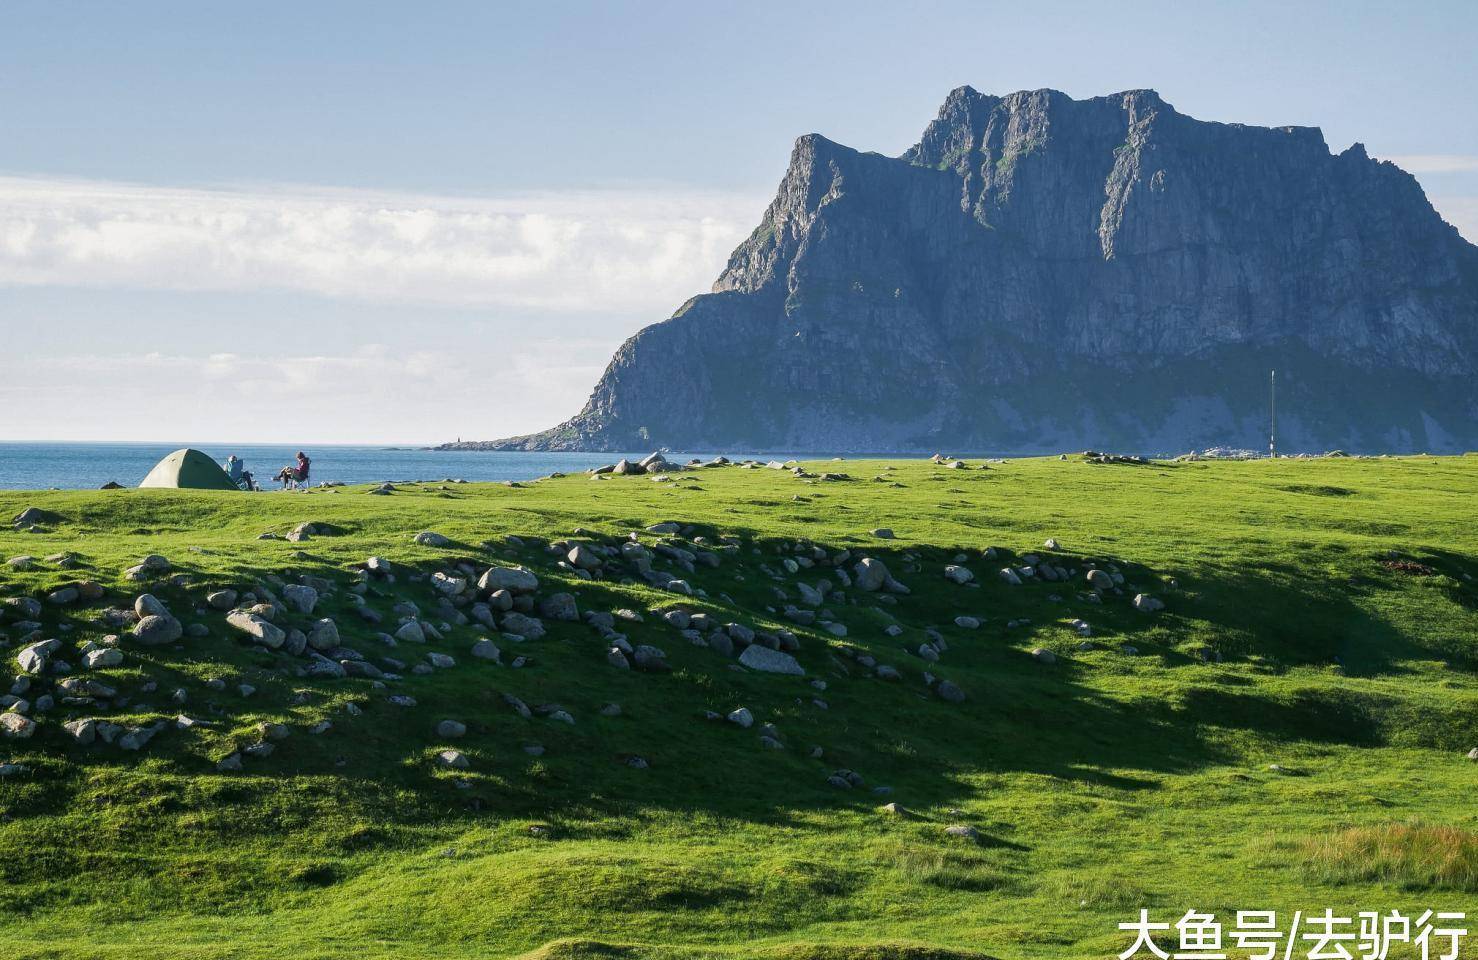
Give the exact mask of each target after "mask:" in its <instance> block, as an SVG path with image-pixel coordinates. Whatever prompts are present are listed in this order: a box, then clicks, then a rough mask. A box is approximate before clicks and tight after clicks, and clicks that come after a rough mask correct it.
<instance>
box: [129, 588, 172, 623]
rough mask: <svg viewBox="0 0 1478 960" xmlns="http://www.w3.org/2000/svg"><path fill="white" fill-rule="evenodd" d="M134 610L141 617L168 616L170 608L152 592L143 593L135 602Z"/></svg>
mask: <svg viewBox="0 0 1478 960" xmlns="http://www.w3.org/2000/svg"><path fill="white" fill-rule="evenodd" d="M133 612H134V613H135V614H137V615H138V617H139V619H143V618H144V617H167V616H169V608H168V607H166V606H165V605H164V604H163V603H161V602H160V601H159V599H158V598H157V597H155V596H154V595H153V594H152V593H141V594H139V596H138V598H137V599H135V600H134V602H133Z"/></svg>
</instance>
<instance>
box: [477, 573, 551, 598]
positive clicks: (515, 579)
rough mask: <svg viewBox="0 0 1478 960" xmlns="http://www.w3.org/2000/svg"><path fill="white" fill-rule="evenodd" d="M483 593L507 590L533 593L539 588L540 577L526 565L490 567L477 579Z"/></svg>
mask: <svg viewBox="0 0 1478 960" xmlns="http://www.w3.org/2000/svg"><path fill="white" fill-rule="evenodd" d="M477 589H479V590H481V591H482V592H483V593H489V594H490V593H493V592H494V591H497V590H506V591H508V592H509V593H510V594H522V593H533V592H534V591H535V590H537V589H539V578H538V577H536V576H534V574H533V572H532V571H530V570H528V569H526V568H524V567H490V568H489V569H487V570H485V571H483V574H482V576H481V577H479V578H478V580H477Z"/></svg>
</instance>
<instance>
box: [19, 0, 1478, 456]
mask: <svg viewBox="0 0 1478 960" xmlns="http://www.w3.org/2000/svg"><path fill="white" fill-rule="evenodd" d="M1475 36H1478V4H1475V3H1472V2H1471V0H1462V2H1430V3H1410V4H1399V5H1398V4H1391V3H1364V2H1360V0H1346V2H1340V3H1316V2H1306V3H1289V2H1286V0H1285V2H1280V3H1261V2H1255V3H1185V2H1183V0H1182V2H1175V3H1160V2H1136V3H1112V2H1106V0H1100V2H1096V3H1069V2H1050V0H1049V2H1035V3H1032V4H1023V3H1019V2H1012V3H991V2H976V3H957V2H928V0H918V2H914V3H910V4H899V3H897V2H887V3H873V2H863V0H851V2H846V3H837V2H821V0H816V2H803V0H789V2H770V0H746V2H742V3H734V2H728V3H718V2H697V3H695V2H692V0H687V2H682V3H675V2H665V0H651V2H635V0H632V2H625V3H615V2H559V0H543V2H539V3H521V2H500V3H489V2H480V3H460V2H440V3H422V4H405V3H376V2H365V0H356V2H330V0H318V2H314V3H311V4H304V3H301V2H292V3H289V2H275V0H258V2H255V3H252V4H228V3H225V2H212V0H189V2H165V0H138V2H134V3H128V4H117V3H108V2H103V0H96V2H88V3H74V2H67V0H39V2H33V0H4V2H0V78H3V80H4V82H3V83H0V440H36V441H41V440H151V441H166V440H180V441H184V440H191V441H239V442H250V441H261V442H286V443H293V444H299V443H301V444H312V443H396V444H432V443H438V442H442V441H445V440H452V439H456V438H458V437H461V438H464V439H493V438H498V437H504V436H509V435H514V434H520V433H526V432H530V431H533V430H537V429H542V428H544V427H548V426H552V425H554V424H555V423H557V422H559V421H561V420H563V419H565V418H567V417H569V416H570V415H571V414H573V413H575V412H576V411H577V410H578V409H579V408H580V406H581V405H582V404H583V403H584V401H585V399H586V397H587V396H588V395H589V392H590V389H591V387H592V386H593V385H594V383H595V381H596V379H597V378H598V377H599V375H600V372H601V370H602V369H603V368H604V366H605V363H606V361H607V360H608V359H609V357H610V355H611V353H612V352H613V351H614V350H615V348H616V347H617V346H618V345H619V344H620V343H621V342H622V341H623V340H624V339H626V338H627V337H629V336H630V335H631V334H633V333H635V332H636V331H637V330H639V329H640V328H641V327H643V326H645V325H647V324H649V323H653V322H657V321H659V320H662V319H664V318H666V317H668V316H670V315H671V313H672V312H673V310H674V309H676V308H677V307H678V306H679V305H680V304H681V303H682V302H683V301H685V300H686V299H687V298H688V297H690V296H692V295H694V294H696V293H701V292H703V291H705V290H707V289H708V288H709V287H710V285H711V284H712V282H713V280H714V279H715V278H716V277H717V276H718V274H719V272H720V270H721V269H722V268H723V265H724V263H725V261H726V260H727V257H728V254H729V252H730V251H731V250H732V249H733V247H734V246H735V245H736V244H737V243H738V242H739V241H740V240H742V239H743V238H744V237H745V236H747V235H748V234H749V232H750V231H751V230H752V229H753V228H754V226H755V225H756V224H757V223H758V221H759V218H760V215H761V214H762V212H763V211H764V208H765V206H766V204H767V203H768V202H769V199H770V196H771V195H772V193H773V191H774V188H775V186H776V184H777V183H778V182H779V179H780V177H781V175H782V173H783V172H784V169H785V165H786V162H787V160H788V158H789V153H790V149H791V146H792V145H793V143H794V141H795V139H796V137H798V136H801V135H803V134H806V133H811V132H817V133H821V134H824V135H826V136H828V137H830V138H831V139H833V140H836V141H839V142H841V143H845V144H847V145H849V146H853V147H856V148H858V149H863V150H875V151H878V152H880V153H885V154H890V155H896V154H898V153H901V152H903V151H904V150H905V149H907V148H908V147H909V146H910V145H912V144H913V143H914V142H915V141H916V140H917V138H918V135H919V134H920V132H922V130H923V128H924V127H925V125H927V123H928V122H929V120H931V119H932V118H933V117H934V115H935V113H936V112H937V110H938V107H939V104H940V103H941V102H942V101H943V99H944V97H945V95H946V94H947V93H948V92H949V91H950V90H951V89H953V88H955V87H957V86H960V85H963V84H969V85H971V86H973V87H975V88H976V89H978V90H981V91H983V92H987V93H996V94H1003V93H1008V92H1011V91H1014V90H1021V89H1037V88H1041V87H1052V88H1054V89H1058V90H1062V91H1064V92H1066V93H1068V94H1069V95H1071V96H1074V97H1089V96H1099V95H1103V94H1108V93H1113V92H1116V91H1120V90H1126V89H1135V88H1143V87H1149V88H1153V89H1155V90H1158V91H1159V92H1160V93H1161V95H1162V96H1163V97H1164V98H1165V99H1166V100H1167V101H1169V102H1170V103H1172V104H1174V105H1175V107H1176V108H1177V109H1178V110H1180V111H1181V112H1182V113H1187V114H1190V115H1192V116H1196V117H1200V118H1203V119H1213V120H1222V121H1235V122H1242V123H1251V124H1262V125H1279V126H1281V125H1288V124H1293V125H1304V126H1318V127H1321V128H1322V129H1323V131H1324V135H1325V138H1326V140H1327V142H1328V143H1329V145H1330V147H1331V148H1332V149H1333V150H1335V151H1339V150H1343V149H1344V148H1345V147H1347V146H1349V145H1350V144H1351V143H1352V142H1355V141H1360V142H1362V143H1364V144H1365V145H1366V147H1367V149H1368V150H1369V151H1370V153H1371V154H1372V155H1373V156H1376V157H1379V158H1382V159H1390V160H1394V161H1395V162H1397V163H1399V164H1400V165H1401V166H1403V167H1404V168H1405V169H1407V170H1409V171H1410V172H1412V173H1413V174H1415V175H1416V176H1417V178H1418V179H1419V180H1420V182H1421V184H1422V186H1423V188H1424V189H1425V190H1426V192H1427V195H1428V197H1429V198H1430V199H1431V201H1432V203H1433V205H1434V206H1435V207H1436V208H1437V210H1438V211H1439V212H1440V213H1442V215H1443V216H1444V217H1446V218H1447V219H1448V220H1449V221H1450V222H1452V223H1453V224H1455V225H1456V226H1457V227H1458V228H1459V229H1460V230H1461V231H1462V232H1463V233H1464V235H1465V236H1466V237H1468V238H1469V239H1470V240H1475V241H1478V99H1475V97H1474V94H1473V92H1474V91H1475V90H1478V57H1474V56H1473V53H1472V43H1473V38H1474V37H1475Z"/></svg>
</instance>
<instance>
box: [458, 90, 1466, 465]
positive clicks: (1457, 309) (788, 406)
mask: <svg viewBox="0 0 1478 960" xmlns="http://www.w3.org/2000/svg"><path fill="white" fill-rule="evenodd" d="M1272 368H1276V369H1277V371H1278V385H1279V392H1278V408H1279V441H1280V449H1283V450H1324V449H1329V448H1334V447H1341V448H1344V449H1347V450H1352V451H1415V450H1427V451H1431V452H1441V451H1455V450H1459V449H1464V448H1470V447H1474V446H1478V247H1474V246H1472V245H1471V244H1469V243H1467V242H1466V241H1464V240H1463V239H1462V237H1461V236H1460V235H1459V234H1458V232H1457V230H1456V229H1455V228H1454V227H1452V226H1451V225H1449V224H1448V223H1446V222H1445V221H1443V220H1442V218H1441V217H1440V216H1439V215H1438V214H1437V212H1436V211H1435V210H1433V208H1432V206H1431V204H1430V203H1429V202H1428V201H1427V198H1426V195H1425V194H1424V193H1423V192H1422V189H1421V187H1420V186H1419V185H1418V183H1417V181H1416V180H1415V179H1414V178H1413V177H1412V176H1411V175H1409V174H1407V173H1406V172H1404V171H1402V170H1401V169H1399V168H1398V167H1396V166H1395V165H1393V164H1391V163H1389V162H1383V161H1379V160H1375V159H1373V158H1371V157H1370V156H1368V155H1367V154H1366V152H1365V148H1364V147H1363V146H1362V145H1360V144H1355V145H1354V146H1351V147H1350V148H1349V149H1347V150H1345V151H1344V152H1342V153H1338V154H1334V153H1331V152H1330V150H1329V148H1328V147H1327V146H1326V144H1325V142H1324V138H1323V135H1322V134H1321V133H1320V131H1319V130H1318V129H1316V128H1311V127H1278V128H1265V127H1254V126H1246V125H1242V124H1226V123H1213V122H1207V121H1202V120H1196V119H1193V118H1191V117H1188V116H1185V115H1183V114H1180V113H1177V112H1176V111H1175V109H1174V108H1173V107H1171V106H1170V105H1169V104H1168V103H1166V102H1165V101H1164V100H1162V99H1161V98H1160V96H1159V95H1158V94H1156V93H1155V92H1153V91H1150V90H1134V91H1129V92H1126V93H1120V94H1115V95H1112V96H1107V97H1097V98H1094V99H1090V100H1073V99H1071V98H1069V97H1067V96H1066V95H1064V94H1062V93H1058V92H1056V91H1053V90H1037V91H1030V92H1020V93H1014V94H1011V95H1009V96H1005V97H996V96H989V95H986V94H982V93H979V92H977V91H975V90H973V89H970V88H969V87H961V88H960V89H958V90H955V91H954V92H952V93H951V94H950V95H949V97H948V99H946V100H945V102H944V105H943V107H941V108H940V111H939V116H938V117H937V118H936V119H935V120H934V122H932V123H931V124H929V126H928V129H926V130H925V131H924V134H923V137H922V138H921V139H920V140H919V143H918V144H917V145H916V146H914V147H913V148H912V149H910V150H909V151H907V152H906V153H904V154H903V155H902V156H900V157H885V156H881V155H879V154H875V153H860V152H858V151H856V150H853V149H851V148H849V147H844V146H842V145H840V144H837V143H833V142H832V141H830V140H827V139H826V138H824V137H821V136H818V135H814V134H813V135H810V136H805V137H802V138H801V139H800V140H799V141H797V143H796V146H795V150H794V153H793V154H792V156H791V161H790V167H789V169H788V170H787V172H786V174H785V177H784V180H783V181H782V182H781V184H780V188H779V190H778V192H777V193H776V196H775V199H774V201H773V202H772V203H771V204H770V206H769V209H768V210H767V211H766V212H765V215H764V219H763V221H762V222H761V223H760V225H759V226H758V227H757V228H756V229H755V231H754V233H753V234H752V235H751V236H750V237H749V239H747V240H745V241H744V242H743V243H742V244H740V245H739V247H738V249H736V250H735V251H734V253H733V255H732V256H731V257H730V259H729V263H728V266H727V268H726V269H725V270H724V272H723V274H722V275H721V276H720V277H719V278H718V281H717V282H716V283H715V284H714V286H713V290H712V292H711V293H707V294H703V295H700V296H696V297H694V298H693V299H691V300H689V301H688V302H687V303H685V304H683V305H682V306H681V307H680V308H679V309H678V310H677V312H676V313H674V314H673V316H672V317H671V318H670V319H668V320H665V321H663V322H661V323H657V324H653V325H652V326H649V327H647V328H645V329H644V330H642V331H641V332H639V333H638V334H636V335H635V336H634V337H632V338H631V339H630V340H628V341H627V342H626V343H625V344H624V345H622V346H621V348H620V349H619V350H618V351H617V352H616V355H615V357H613V358H612V360H611V362H610V365H609V366H608V367H607V368H606V371H605V373H604V375H603V376H602V377H601V379H600V382H599V383H597V384H596V387H595V390H594V393H593V394H592V395H591V397H590V400H589V402H588V403H587V404H586V406H585V409H584V410H582V411H581V412H580V413H579V414H578V415H577V416H575V417H574V418H572V419H571V420H569V421H567V422H565V423H563V424H561V425H560V426H558V427H555V428H553V429H551V430H548V431H545V432H543V433H538V434H533V435H530V436H525V437H517V438H513V439H509V440H503V441H496V442H492V443H488V444H481V445H480V446H483V447H491V448H497V449H591V450H629V449H636V448H646V447H652V446H658V445H660V446H666V447H670V448H674V449H689V450H693V449H711V450H742V449H750V450H755V449H771V450H774V449H785V450H808V451H835V452H849V451H853V452H858V451H899V452H903V451H932V450H935V449H948V450H954V451H966V450H969V451H976V452H990V451H995V452H1011V453H1031V452H1047V451H1057V450H1062V449H1070V448H1081V447H1107V448H1111V449H1123V450H1130V449H1133V450H1138V451H1142V452H1151V453H1154V452H1171V451H1180V450H1184V449H1189V448H1192V447H1203V446H1211V445H1223V444H1224V445H1231V446H1241V447H1264V446H1265V445H1266V443H1267V434H1268V389H1267V384H1268V371H1269V370H1270V369H1272ZM463 446H468V445H467V444H463Z"/></svg>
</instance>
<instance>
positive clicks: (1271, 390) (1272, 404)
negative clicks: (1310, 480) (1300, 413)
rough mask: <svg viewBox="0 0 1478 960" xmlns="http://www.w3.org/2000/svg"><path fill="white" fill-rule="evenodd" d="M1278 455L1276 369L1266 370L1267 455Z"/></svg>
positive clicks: (1270, 456)
mask: <svg viewBox="0 0 1478 960" xmlns="http://www.w3.org/2000/svg"><path fill="white" fill-rule="evenodd" d="M1277 456H1278V371H1277V370H1269V371H1268V457H1269V458H1276V457H1277Z"/></svg>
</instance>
